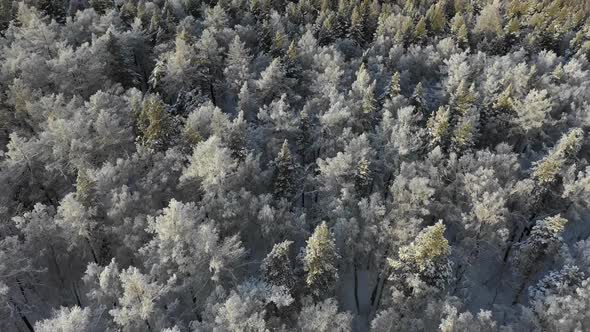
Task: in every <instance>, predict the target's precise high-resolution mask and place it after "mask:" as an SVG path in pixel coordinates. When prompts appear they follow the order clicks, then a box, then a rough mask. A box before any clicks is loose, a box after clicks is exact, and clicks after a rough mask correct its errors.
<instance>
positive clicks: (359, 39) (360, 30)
mask: <svg viewBox="0 0 590 332" xmlns="http://www.w3.org/2000/svg"><path fill="white" fill-rule="evenodd" d="M365 23H366V22H365V20H364V17H363V15H362V14H361V11H360V8H359V6H354V8H353V10H352V16H351V17H350V29H349V32H348V36H349V37H350V38H351V39H352V40H354V41H355V42H356V43H357V44H359V45H361V46H362V45H364V44H365V43H366V40H365Z"/></svg>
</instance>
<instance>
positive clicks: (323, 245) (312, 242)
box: [303, 221, 339, 298]
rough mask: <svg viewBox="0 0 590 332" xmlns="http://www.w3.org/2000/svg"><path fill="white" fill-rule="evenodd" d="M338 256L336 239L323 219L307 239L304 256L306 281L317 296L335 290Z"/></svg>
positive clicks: (320, 296) (323, 295) (321, 296)
mask: <svg viewBox="0 0 590 332" xmlns="http://www.w3.org/2000/svg"><path fill="white" fill-rule="evenodd" d="M338 258H339V256H338V253H337V252H336V245H335V243H334V239H333V238H332V235H331V234H330V231H329V230H328V225H326V222H325V221H323V222H322V223H321V224H320V225H318V226H317V227H316V229H315V230H314V232H313V234H312V235H311V236H310V237H309V239H307V246H306V247H305V256H304V257H303V268H304V270H305V272H306V279H305V282H306V283H307V286H308V287H309V289H310V291H311V293H312V294H313V295H314V296H315V297H317V298H323V297H326V296H329V295H330V294H331V293H332V292H333V291H334V288H335V287H336V282H337V281H338V268H337V266H336V264H337V260H338Z"/></svg>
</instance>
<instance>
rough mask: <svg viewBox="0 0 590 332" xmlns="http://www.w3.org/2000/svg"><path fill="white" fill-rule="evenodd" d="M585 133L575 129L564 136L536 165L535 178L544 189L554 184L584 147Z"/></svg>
mask: <svg viewBox="0 0 590 332" xmlns="http://www.w3.org/2000/svg"><path fill="white" fill-rule="evenodd" d="M583 139H584V132H583V131H582V129H579V128H575V129H572V130H571V131H570V132H569V133H567V134H564V135H563V136H562V138H561V139H560V140H559V142H558V143H557V145H556V146H555V147H554V148H553V149H552V150H551V152H550V153H549V154H548V155H547V156H546V157H545V158H543V159H542V160H541V161H540V162H538V163H537V164H536V165H535V169H534V172H533V177H534V178H535V179H536V180H537V181H538V183H539V185H541V186H542V187H545V186H548V185H550V184H552V183H554V182H555V181H556V180H557V179H558V175H559V174H560V173H561V172H562V171H563V169H564V168H565V166H566V165H567V164H569V163H571V162H572V161H573V160H574V159H575V157H576V154H577V153H578V151H579V150H580V148H581V146H582V142H583Z"/></svg>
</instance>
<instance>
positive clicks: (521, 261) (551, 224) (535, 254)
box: [514, 215, 568, 303]
mask: <svg viewBox="0 0 590 332" xmlns="http://www.w3.org/2000/svg"><path fill="white" fill-rule="evenodd" d="M567 223H568V220H567V219H565V218H563V217H561V216H560V215H556V216H553V217H547V218H545V219H542V220H537V222H536V224H535V226H534V227H533V229H532V231H531V234H530V235H529V237H528V238H527V239H526V240H525V241H523V242H522V243H519V244H518V245H517V247H516V248H517V255H516V256H515V258H514V266H515V267H516V268H517V269H518V271H519V272H520V273H521V275H522V278H523V279H522V282H521V283H520V286H519V287H518V289H517V291H516V294H515V296H514V303H516V302H517V301H518V299H519V298H520V295H521V294H522V292H523V290H524V288H525V285H526V282H527V281H528V279H529V278H530V277H531V276H532V275H533V273H534V272H535V270H536V269H537V268H538V267H539V264H540V263H541V261H542V260H543V259H544V258H545V257H551V256H553V255H554V254H555V253H556V252H557V250H559V247H560V245H561V244H562V238H561V234H562V233H563V230H564V228H565V225H566V224H567Z"/></svg>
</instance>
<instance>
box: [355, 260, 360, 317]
mask: <svg viewBox="0 0 590 332" xmlns="http://www.w3.org/2000/svg"><path fill="white" fill-rule="evenodd" d="M354 304H355V305H356V312H357V314H360V306H359V280H358V271H357V267H356V263H355V264H354Z"/></svg>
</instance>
